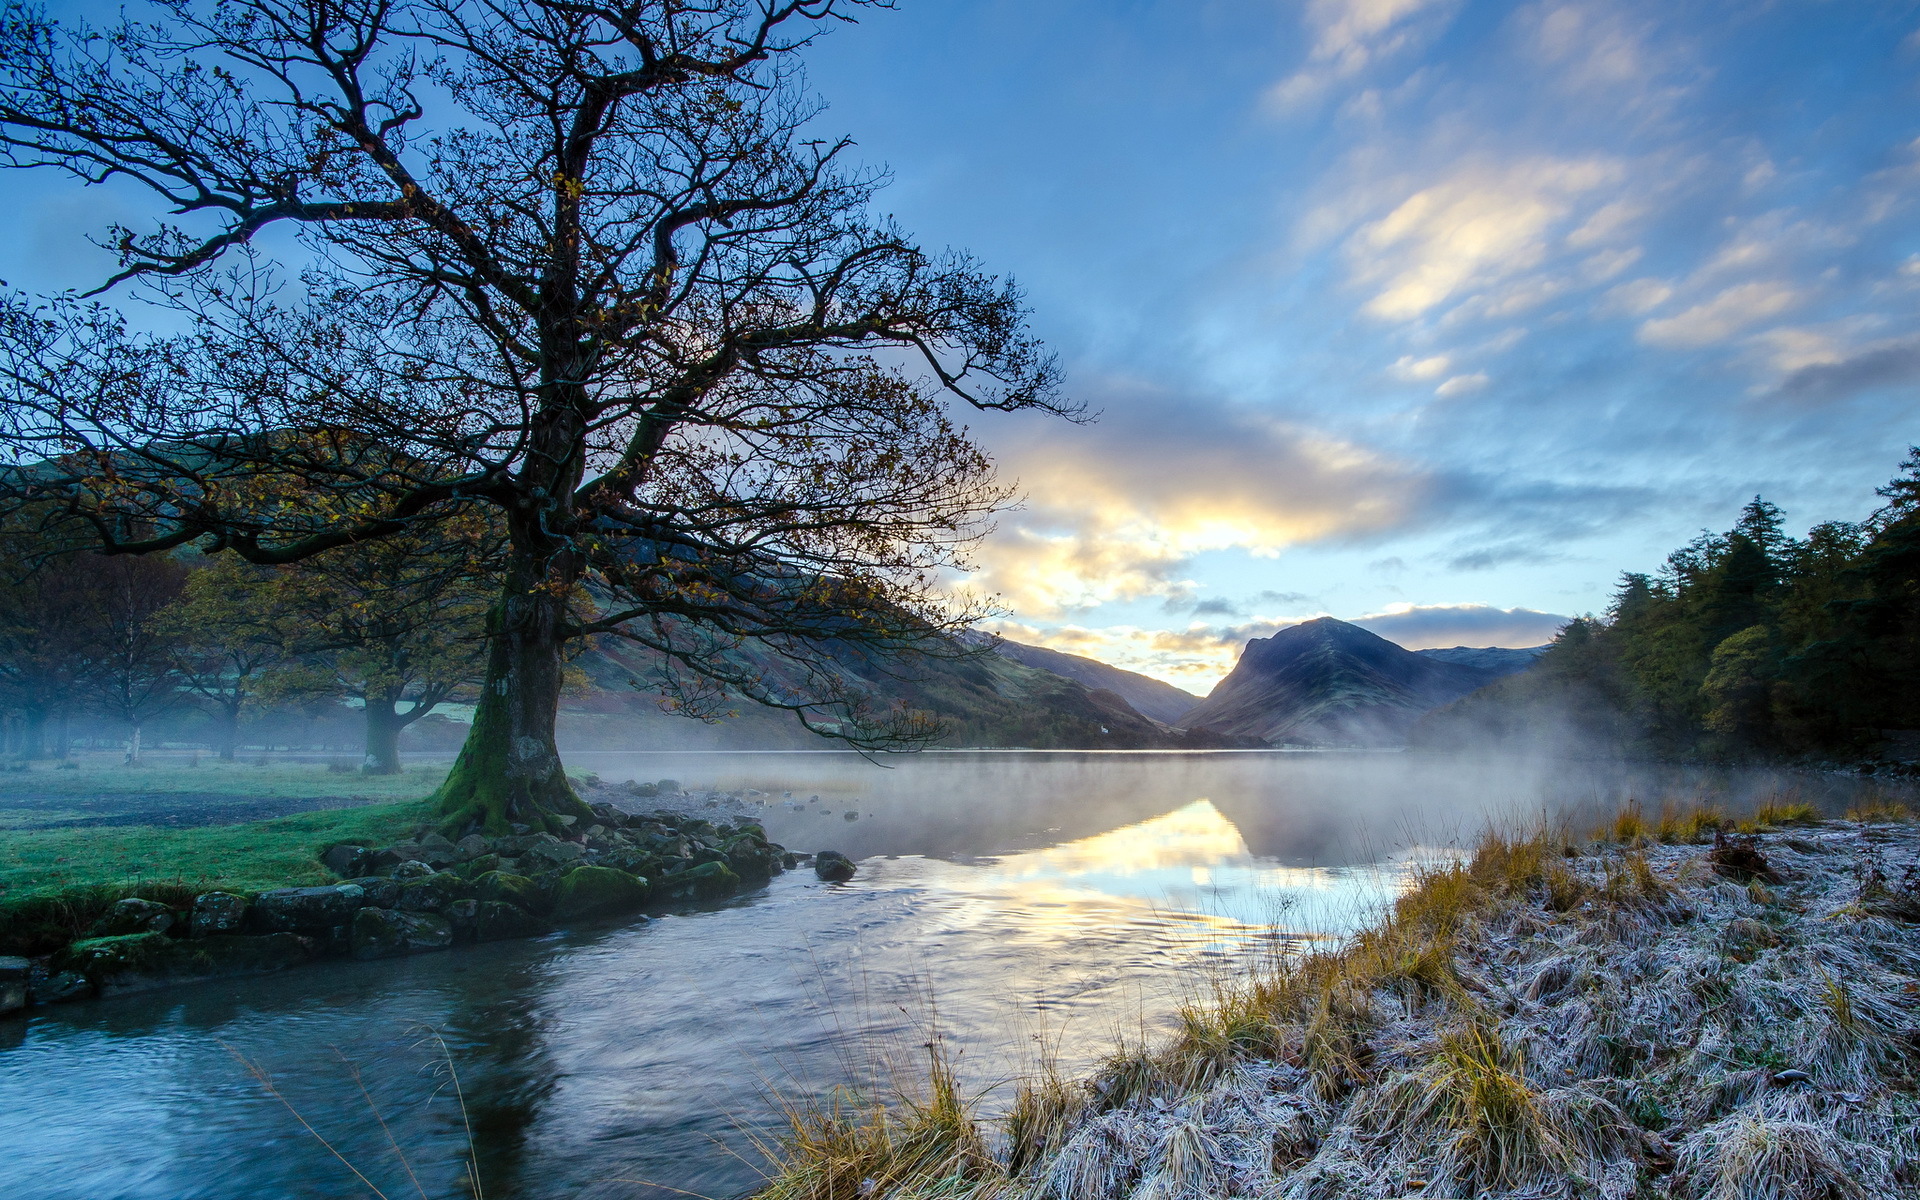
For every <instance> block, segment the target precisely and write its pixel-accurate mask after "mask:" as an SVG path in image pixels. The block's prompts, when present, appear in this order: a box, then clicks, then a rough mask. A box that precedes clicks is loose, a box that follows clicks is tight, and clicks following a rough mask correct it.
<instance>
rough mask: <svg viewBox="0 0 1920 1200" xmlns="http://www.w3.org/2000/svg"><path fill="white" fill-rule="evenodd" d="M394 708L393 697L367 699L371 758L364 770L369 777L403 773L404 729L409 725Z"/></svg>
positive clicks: (368, 751) (366, 761)
mask: <svg viewBox="0 0 1920 1200" xmlns="http://www.w3.org/2000/svg"><path fill="white" fill-rule="evenodd" d="M394 707H395V706H394V700H393V697H392V696H390V695H384V696H383V695H374V694H371V693H369V694H368V696H367V698H366V710H367V756H366V759H365V760H364V761H363V762H362V763H361V764H360V769H361V770H362V771H363V772H365V773H366V774H368V775H398V774H399V773H400V729H401V727H402V726H403V725H405V724H406V722H404V721H402V720H401V719H400V715H399V714H398V713H396V712H395V711H394Z"/></svg>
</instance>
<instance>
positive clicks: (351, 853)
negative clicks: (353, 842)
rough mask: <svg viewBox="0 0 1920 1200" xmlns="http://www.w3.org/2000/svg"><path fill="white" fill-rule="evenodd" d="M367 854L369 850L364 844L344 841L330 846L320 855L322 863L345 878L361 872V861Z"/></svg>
mask: <svg viewBox="0 0 1920 1200" xmlns="http://www.w3.org/2000/svg"><path fill="white" fill-rule="evenodd" d="M366 856H367V851H366V848H365V847H364V846H349V845H346V844H344V843H343V844H341V845H338V846H328V847H327V848H326V851H325V852H324V853H322V854H321V855H320V865H321V866H323V867H325V868H326V869H327V870H329V871H332V872H333V873H334V874H335V875H338V876H340V877H341V878H343V879H344V878H347V877H349V876H353V875H358V874H359V873H360V871H361V867H360V862H361V860H362V859H364V858H365V857H366Z"/></svg>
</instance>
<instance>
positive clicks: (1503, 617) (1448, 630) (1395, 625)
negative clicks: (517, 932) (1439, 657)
mask: <svg viewBox="0 0 1920 1200" xmlns="http://www.w3.org/2000/svg"><path fill="white" fill-rule="evenodd" d="M1569 619H1570V618H1568V617H1563V616H1560V615H1559V614H1557V613H1549V612H1540V611H1539V610H1537V609H1531V608H1495V607H1494V606H1493V605H1491V604H1392V605H1388V606H1387V608H1386V609H1385V610H1384V611H1382V612H1377V613H1369V614H1367V615H1366V616H1363V617H1355V618H1354V619H1353V623H1354V624H1355V625H1358V626H1360V627H1361V628H1362V629H1370V630H1372V631H1373V632H1374V633H1377V634H1379V635H1380V636H1381V637H1383V638H1386V639H1387V640H1388V641H1390V642H1397V643H1399V644H1400V645H1402V646H1405V647H1406V648H1407V649H1409V650H1425V649H1428V648H1429V647H1434V646H1538V645H1540V644H1542V643H1544V642H1547V641H1551V640H1552V638H1553V635H1554V634H1555V633H1557V632H1559V630H1560V627H1561V626H1562V625H1565V624H1566V623H1567V621H1568V620H1569Z"/></svg>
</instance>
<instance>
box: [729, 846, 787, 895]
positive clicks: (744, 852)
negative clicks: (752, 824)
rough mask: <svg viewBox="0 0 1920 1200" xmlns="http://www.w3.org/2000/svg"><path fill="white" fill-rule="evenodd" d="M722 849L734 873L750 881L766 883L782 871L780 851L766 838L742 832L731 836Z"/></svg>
mask: <svg viewBox="0 0 1920 1200" xmlns="http://www.w3.org/2000/svg"><path fill="white" fill-rule="evenodd" d="M721 850H722V851H723V852H724V853H725V855H726V859H727V866H728V867H730V868H731V869H732V870H733V873H734V874H736V875H738V876H740V878H742V879H744V880H747V881H748V882H750V883H755V884H760V883H765V882H766V881H767V880H769V879H772V878H773V877H774V876H775V875H778V874H779V873H780V870H781V858H780V851H779V850H777V849H775V848H774V847H773V846H770V845H768V844H767V841H766V839H765V838H761V837H756V836H754V835H753V834H751V833H742V834H739V835H737V836H735V837H733V838H730V839H729V840H728V841H727V842H726V844H725V845H724V846H722V847H721Z"/></svg>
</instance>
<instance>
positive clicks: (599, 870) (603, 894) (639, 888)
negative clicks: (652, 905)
mask: <svg viewBox="0 0 1920 1200" xmlns="http://www.w3.org/2000/svg"><path fill="white" fill-rule="evenodd" d="M649 890H650V889H649V888H648V886H647V881H646V880H644V879H641V878H639V877H638V876H635V875H629V874H627V873H626V872H625V871H616V870H614V869H613V868H612V867H575V868H574V869H573V870H571V871H568V872H567V873H566V875H565V876H564V877H563V878H562V879H561V880H560V886H559V887H558V888H557V889H555V891H554V897H553V913H554V916H556V917H558V918H559V919H561V920H563V921H578V920H584V919H587V918H590V917H610V916H616V915H618V914H620V913H629V912H633V911H634V910H636V909H638V908H639V907H640V906H642V905H644V904H645V903H646V902H647V895H648V892H649Z"/></svg>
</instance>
